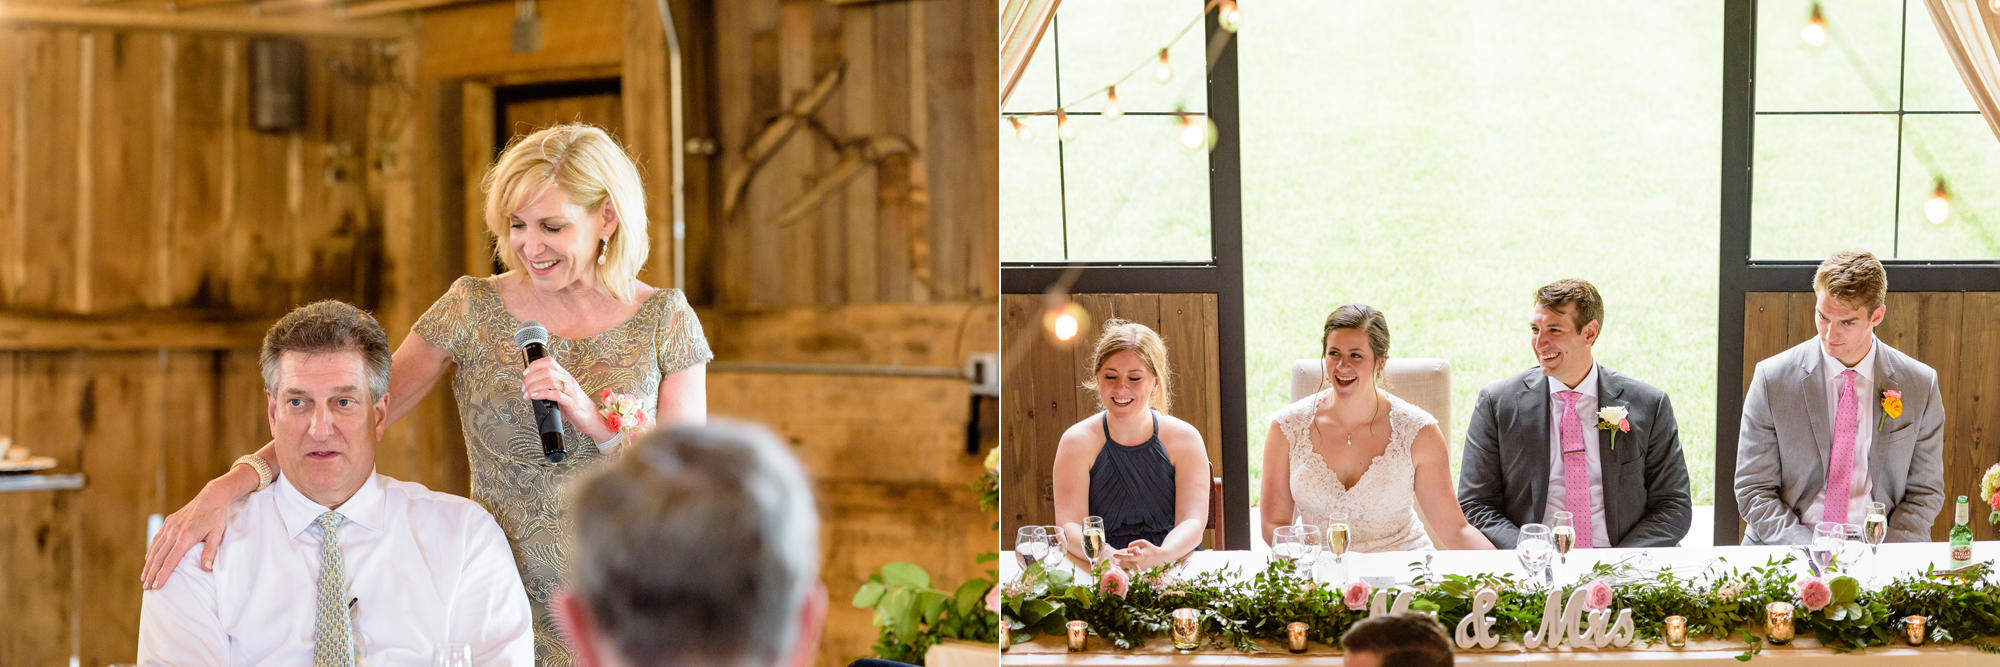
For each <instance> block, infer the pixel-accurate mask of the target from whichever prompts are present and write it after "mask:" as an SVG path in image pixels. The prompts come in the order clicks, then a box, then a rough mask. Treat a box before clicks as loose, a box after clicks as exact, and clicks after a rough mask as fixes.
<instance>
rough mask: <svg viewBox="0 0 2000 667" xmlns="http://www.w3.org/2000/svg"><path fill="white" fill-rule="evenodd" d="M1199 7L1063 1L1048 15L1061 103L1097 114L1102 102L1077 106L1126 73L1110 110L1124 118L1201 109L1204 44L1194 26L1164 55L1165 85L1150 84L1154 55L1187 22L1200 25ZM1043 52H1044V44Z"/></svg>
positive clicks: (1186, 0)
mask: <svg viewBox="0 0 2000 667" xmlns="http://www.w3.org/2000/svg"><path fill="white" fill-rule="evenodd" d="M1201 9H1202V3H1201V2H1200V1H1199V0H1069V1H1068V2H1064V3H1062V7H1061V8H1060V9H1057V10H1056V24H1055V28H1056V29H1055V32H1056V40H1057V43H1058V46H1060V48H1061V51H1060V52H1059V53H1058V55H1059V56H1060V60H1061V63H1062V66H1061V68H1060V69H1061V76H1062V103H1063V104H1065V105H1070V104H1076V105H1077V106H1075V107H1073V109H1074V110H1076V111H1098V110H1100V109H1103V108H1104V98H1103V97H1102V96H1099V97H1097V98H1095V99H1091V100H1084V101H1082V102H1081V104H1078V101H1079V100H1083V99H1084V98H1085V97H1087V96H1089V95H1094V94H1096V93H1097V92H1098V91H1100V90H1103V89H1104V87H1105V86H1109V85H1111V84H1114V83H1117V82H1118V79H1119V77H1123V76H1125V75H1126V74H1127V73H1130V72H1132V71H1133V69H1134V68H1138V67H1140V66H1141V65H1142V64H1143V65H1144V68H1143V69H1140V70H1139V72H1138V73H1137V74H1134V75H1132V78H1131V79H1129V80H1127V81H1126V82H1125V83H1124V84H1123V85H1120V86H1119V87H1118V104H1119V106H1121V107H1124V109H1125V110H1126V111H1173V110H1174V107H1175V106H1176V105H1179V106H1185V107H1187V109H1188V110H1189V111H1204V110H1207V109H1208V66H1207V63H1206V60H1207V58H1208V54H1207V42H1206V40H1207V37H1206V36H1205V35H1204V33H1203V30H1204V28H1203V26H1202V24H1199V23H1197V24H1195V26H1194V28H1193V29H1192V30H1189V31H1188V33H1187V36H1185V37H1182V38H1181V39H1180V41H1178V42H1175V43H1174V46H1173V49H1172V50H1170V51H1168V52H1167V62H1168V64H1169V65H1170V66H1171V68H1172V69H1173V78H1172V79H1169V80H1168V81H1167V83H1165V84H1161V83H1160V82H1159V81H1158V80H1157V79H1155V78H1153V65H1152V63H1154V62H1157V61H1158V59H1159V51H1160V47H1162V46H1166V45H1167V40H1170V39H1173V38H1174V35H1178V34H1180V32H1181V29H1182V28H1186V27H1187V26H1188V23H1189V22H1192V21H1198V20H1200V18H1201V15H1202V14H1201ZM1043 44H1044V45H1046V44H1047V40H1046V39H1044V41H1043Z"/></svg>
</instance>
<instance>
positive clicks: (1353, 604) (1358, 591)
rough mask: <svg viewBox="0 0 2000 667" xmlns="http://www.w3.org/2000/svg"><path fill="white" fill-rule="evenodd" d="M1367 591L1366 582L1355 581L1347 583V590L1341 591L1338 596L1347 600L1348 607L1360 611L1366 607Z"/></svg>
mask: <svg viewBox="0 0 2000 667" xmlns="http://www.w3.org/2000/svg"><path fill="white" fill-rule="evenodd" d="M1368 593H1369V590H1368V584H1364V583H1361V582H1359V581H1356V582H1354V583H1351V584H1348V585H1347V590H1346V591H1344V592H1342V593H1341V596H1340V597H1341V598H1342V599H1343V600H1344V601H1345V602H1347V608H1348V609H1350V610H1353V611H1361V610H1362V609H1366V608H1368Z"/></svg>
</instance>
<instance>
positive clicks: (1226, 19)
mask: <svg viewBox="0 0 2000 667" xmlns="http://www.w3.org/2000/svg"><path fill="white" fill-rule="evenodd" d="M1994 2H2000V0H1994ZM1215 18H1216V22H1217V23H1220V24H1222V29H1223V30H1227V31H1230V32H1236V24H1238V23H1241V22H1242V21H1243V12H1240V11H1237V9H1236V2H1235V0H1222V4H1221V5H1218V6H1216V8H1215Z"/></svg>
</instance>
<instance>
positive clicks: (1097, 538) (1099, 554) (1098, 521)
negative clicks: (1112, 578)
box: [1083, 516, 1110, 570]
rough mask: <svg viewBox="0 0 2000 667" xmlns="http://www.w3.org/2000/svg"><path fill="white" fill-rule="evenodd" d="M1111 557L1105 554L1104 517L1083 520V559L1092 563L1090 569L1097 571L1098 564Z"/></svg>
mask: <svg viewBox="0 0 2000 667" xmlns="http://www.w3.org/2000/svg"><path fill="white" fill-rule="evenodd" d="M1108 556H1110V554H1107V553H1105V552H1104V517H1097V516H1093V517H1089V518H1086V519H1084V520H1083V558H1084V560H1087V561H1090V569H1093V570H1095V569H1097V563H1098V562H1099V561H1101V560H1103V559H1104V558H1106V557H1108Z"/></svg>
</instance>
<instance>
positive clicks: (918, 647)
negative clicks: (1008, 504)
mask: <svg viewBox="0 0 2000 667" xmlns="http://www.w3.org/2000/svg"><path fill="white" fill-rule="evenodd" d="M998 559H999V554H995V553H993V552H990V551H989V552H986V553H982V554H979V556H978V562H980V563H982V564H983V563H991V562H993V561H995V560H998ZM986 576H987V578H977V577H975V578H973V579H968V580H966V582H965V583H962V584H959V585H958V587H957V588H956V589H954V590H952V591H949V592H947V591H945V590H943V589H939V588H933V587H932V586H931V575H930V573H928V572H925V571H924V568H921V567H918V566H916V565H913V564H910V563H904V562H900V561H899V562H895V563H890V564H888V565H884V566H882V571H881V572H878V573H874V574H870V575H868V583H865V584H862V585H861V588H860V590H857V591H855V593H854V602H853V604H854V606H855V607H857V608H860V609H873V610H875V626H876V627H877V628H880V630H879V631H878V632H877V634H876V638H875V645H874V646H873V647H872V648H871V650H873V651H874V654H875V657H877V658H881V659H884V660H893V661H895V662H901V663H908V664H912V665H922V664H924V653H925V652H926V651H929V650H930V648H931V646H932V645H933V644H936V643H938V642H939V641H942V640H946V639H964V640H969V641H975V642H984V643H988V644H991V643H994V642H996V641H999V638H1000V626H999V624H998V623H995V622H994V620H995V619H994V617H993V612H992V611H990V610H988V609H987V607H986V604H985V602H986V594H987V592H988V591H990V590H992V589H993V581H994V580H995V579H998V578H999V574H998V572H996V571H994V570H992V569H987V570H986Z"/></svg>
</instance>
